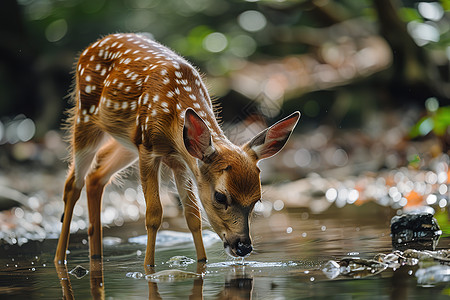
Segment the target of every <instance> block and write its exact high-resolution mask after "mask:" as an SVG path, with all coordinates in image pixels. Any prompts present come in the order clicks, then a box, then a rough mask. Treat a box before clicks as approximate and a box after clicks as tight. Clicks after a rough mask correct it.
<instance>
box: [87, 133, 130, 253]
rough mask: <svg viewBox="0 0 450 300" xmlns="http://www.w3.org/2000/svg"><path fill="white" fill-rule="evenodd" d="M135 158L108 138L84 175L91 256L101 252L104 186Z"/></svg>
mask: <svg viewBox="0 0 450 300" xmlns="http://www.w3.org/2000/svg"><path fill="white" fill-rule="evenodd" d="M136 159H137V154H136V153H134V152H132V151H130V150H129V149H127V148H125V147H124V146H122V145H121V144H119V143H118V142H117V141H116V140H114V139H111V140H109V141H108V142H107V143H106V144H105V145H104V146H102V148H100V150H98V153H97V156H96V160H95V165H94V166H93V167H92V169H91V170H90V171H89V174H88V175H87V177H86V193H87V200H88V210H89V229H88V235H89V254H90V257H91V258H94V259H96V258H101V256H102V253H103V251H102V224H101V218H100V213H101V207H102V196H103V191H104V188H105V186H106V185H107V184H108V183H109V181H110V179H111V177H112V176H113V175H114V174H115V173H117V172H119V171H120V170H122V169H124V168H126V167H128V166H129V165H130V164H132V163H133V162H134V161H136Z"/></svg>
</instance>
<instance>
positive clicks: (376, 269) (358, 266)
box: [339, 257, 388, 278]
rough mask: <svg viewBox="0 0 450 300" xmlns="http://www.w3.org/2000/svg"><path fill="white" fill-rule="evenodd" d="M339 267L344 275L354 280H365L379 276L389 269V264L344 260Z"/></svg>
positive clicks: (360, 259)
mask: <svg viewBox="0 0 450 300" xmlns="http://www.w3.org/2000/svg"><path fill="white" fill-rule="evenodd" d="M339 265H340V266H341V268H340V271H341V274H342V275H345V276H349V277H352V278H363V277H368V276H372V275H375V274H378V273H380V272H383V271H384V270H386V269H387V267H388V266H387V264H384V263H380V262H378V261H376V260H372V259H362V258H352V257H348V258H343V259H342V260H341V261H340V262H339Z"/></svg>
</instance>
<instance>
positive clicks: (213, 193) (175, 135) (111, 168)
mask: <svg viewBox="0 0 450 300" xmlns="http://www.w3.org/2000/svg"><path fill="white" fill-rule="evenodd" d="M73 97H74V100H75V101H76V105H75V106H74V108H73V109H72V110H71V118H70V119H69V121H68V123H69V129H70V132H71V136H70V138H71V141H70V142H71V164H70V167H69V172H68V176H67V179H66V182H65V187H64V196H63V198H64V204H65V205H64V214H63V217H62V223H63V224H62V230H61V235H60V238H59V241H58V246H57V250H56V254H55V263H57V264H65V263H66V250H67V247H68V243H69V229H70V222H71V219H72V213H73V208H74V206H75V203H76V202H77V200H78V199H79V197H80V193H81V190H82V188H83V186H84V185H85V184H86V193H87V201H88V209H89V228H88V235H89V254H90V257H91V258H100V257H101V256H102V225H101V220H100V212H101V201H102V194H103V191H104V188H105V186H106V185H107V184H108V183H109V181H110V179H111V178H112V176H113V175H114V174H116V173H117V172H119V171H120V170H122V169H124V168H126V167H128V166H130V165H131V164H133V163H134V162H135V161H138V163H139V172H140V178H141V184H142V189H143V193H144V197H145V201H146V214H145V226H146V229H147V237H148V239H147V250H146V253H145V266H146V267H151V266H154V264H155V240H156V233H157V231H158V229H159V227H160V225H161V220H162V211H163V209H162V206H161V202H160V197H159V170H160V167H161V164H162V163H163V164H166V165H167V166H168V167H169V168H170V169H171V170H172V171H173V175H174V178H175V183H176V186H177V190H178V194H179V197H180V199H181V202H182V203H183V207H184V216H185V218H186V222H187V225H188V228H189V230H190V231H191V233H192V236H193V240H194V244H195V249H196V253H197V260H198V261H200V262H201V261H206V253H205V248H204V246H203V240H202V224H201V215H200V208H199V207H200V205H202V206H203V208H204V212H205V213H206V216H207V218H208V220H209V222H210V224H211V226H212V228H213V229H214V230H215V232H216V233H217V234H218V235H219V237H220V238H221V239H222V241H223V245H224V248H225V251H226V252H227V254H229V255H231V256H234V257H238V256H240V257H243V256H247V255H249V254H250V252H251V251H252V242H251V238H250V234H249V215H250V214H251V212H252V210H253V207H254V206H255V203H256V202H258V201H259V200H260V199H261V182H260V176H259V175H260V170H259V168H258V161H260V160H262V159H265V158H268V157H271V156H273V155H275V154H276V153H278V152H279V151H280V150H281V149H282V148H283V146H284V145H285V143H286V142H287V140H288V139H289V136H290V135H291V132H292V131H293V129H294V127H295V126H296V124H297V121H298V119H299V117H300V113H299V112H295V113H293V114H291V115H290V116H288V117H286V118H284V119H283V120H281V121H279V122H277V123H275V124H274V125H272V126H271V127H269V128H267V129H265V130H263V131H262V132H260V133H259V134H257V135H256V136H255V137H254V138H253V139H251V140H250V141H249V142H247V143H245V144H244V145H240V146H237V145H234V144H233V143H231V142H230V141H229V140H228V138H227V137H226V136H225V135H224V133H223V131H222V129H221V127H220V126H219V123H218V121H217V119H216V115H215V110H214V107H213V104H212V102H211V99H210V97H209V95H208V91H207V89H206V88H205V85H204V84H203V81H202V78H201V76H200V75H199V73H198V71H197V70H196V69H195V68H194V67H193V66H192V65H190V64H189V63H188V62H187V61H186V60H185V59H183V58H182V57H180V56H178V55H177V54H175V53H174V52H172V51H171V50H170V49H168V48H166V47H164V46H162V45H161V44H159V43H157V42H155V41H153V40H151V39H150V38H148V37H147V36H146V35H144V34H113V35H109V36H106V37H104V38H102V39H101V40H98V41H97V42H95V43H93V44H92V45H90V46H89V47H88V48H87V49H86V50H84V52H83V53H82V54H81V55H80V57H79V60H78V64H77V66H76V76H75V89H74V91H73ZM199 201H200V202H199Z"/></svg>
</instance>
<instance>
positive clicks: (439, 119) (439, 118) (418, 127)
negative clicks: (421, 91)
mask: <svg viewBox="0 0 450 300" xmlns="http://www.w3.org/2000/svg"><path fill="white" fill-rule="evenodd" d="M425 105H426V107H427V114H426V115H425V116H424V117H422V118H421V119H420V120H419V121H418V122H417V123H416V124H415V125H414V126H413V127H412V129H411V131H410V134H409V135H410V137H411V138H416V137H418V136H426V135H427V134H429V133H430V132H433V133H434V134H435V135H436V136H438V137H442V136H443V135H444V134H445V133H446V132H447V129H448V128H449V126H450V106H442V107H439V103H438V102H437V100H436V99H435V98H430V99H428V100H427V101H426V103H425Z"/></svg>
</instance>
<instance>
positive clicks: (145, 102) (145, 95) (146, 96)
mask: <svg viewBox="0 0 450 300" xmlns="http://www.w3.org/2000/svg"><path fill="white" fill-rule="evenodd" d="M148 98H149V95H148V94H147V93H145V94H144V104H147V102H148Z"/></svg>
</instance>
